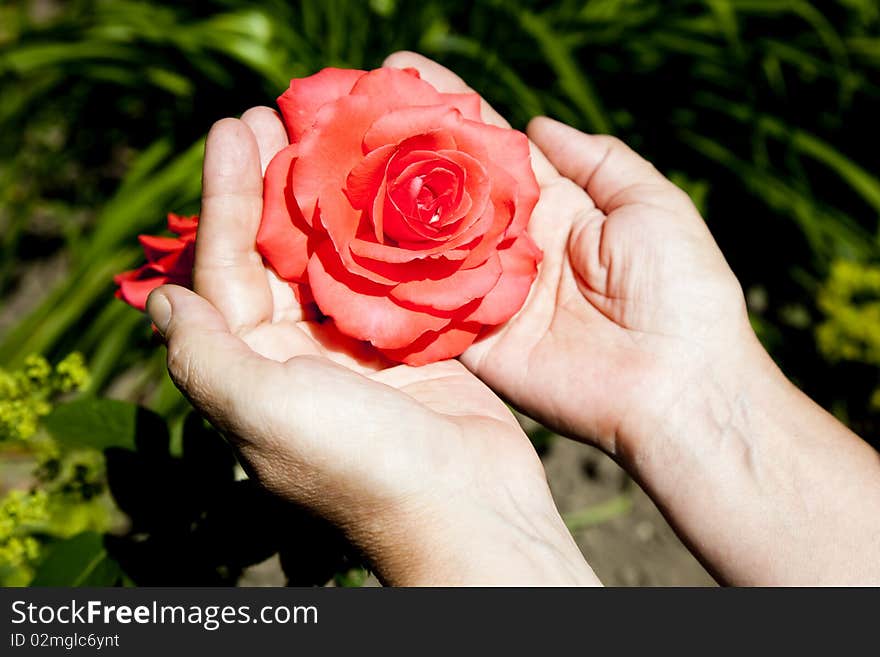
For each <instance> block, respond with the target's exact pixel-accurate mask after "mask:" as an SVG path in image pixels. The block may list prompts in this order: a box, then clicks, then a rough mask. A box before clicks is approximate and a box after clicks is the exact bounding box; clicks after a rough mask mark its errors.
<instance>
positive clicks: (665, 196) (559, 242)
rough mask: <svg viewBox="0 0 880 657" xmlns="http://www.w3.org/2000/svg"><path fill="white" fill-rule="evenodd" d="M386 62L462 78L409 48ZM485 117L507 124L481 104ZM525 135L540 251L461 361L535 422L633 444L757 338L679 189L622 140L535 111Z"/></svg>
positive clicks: (607, 443) (635, 449)
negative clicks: (516, 306) (516, 307)
mask: <svg viewBox="0 0 880 657" xmlns="http://www.w3.org/2000/svg"><path fill="white" fill-rule="evenodd" d="M386 65H390V66H396V67H407V66H411V67H415V68H417V69H419V71H420V73H421V75H422V77H423V78H424V79H426V80H428V81H429V82H431V83H432V84H433V85H434V86H435V87H437V88H438V89H439V90H441V91H445V92H462V91H466V90H468V87H467V86H466V85H465V84H464V82H463V81H462V80H461V79H460V78H458V77H457V76H456V75H455V74H453V73H452V72H450V71H449V70H447V69H445V68H443V67H442V66H440V65H439V64H437V63H435V62H433V61H431V60H428V59H426V58H424V57H422V56H420V55H417V54H414V53H408V52H402V53H396V54H394V55H392V56H391V57H389V59H388V60H386ZM483 118H484V120H486V121H488V122H492V123H496V124H498V125H503V126H507V125H508V124H507V122H506V121H505V120H504V119H503V118H502V117H501V116H500V115H499V114H498V113H497V112H495V111H494V110H493V109H492V108H491V107H489V106H488V105H486V104H485V103H484V104H483ZM528 135H529V137H530V138H531V140H532V166H533V168H534V171H535V174H536V176H537V178H538V182H539V184H540V186H541V198H540V201H539V203H538V205H537V207H536V208H535V211H534V213H533V215H532V219H531V223H530V224H529V232H530V233H531V234H532V236H533V237H534V239H535V241H536V242H537V243H538V245H539V246H540V247H541V248H542V249H543V251H544V261H543V263H542V265H541V268H540V272H539V276H538V279H537V281H536V282H535V285H534V287H533V289H532V291H531V294H530V296H529V298H528V300H527V301H526V304H525V305H524V307H523V308H522V309H521V311H520V312H519V314H518V315H516V316H515V317H514V318H513V319H512V320H511V321H510V322H508V323H507V324H506V325H505V326H503V327H501V328H500V329H499V330H497V331H495V333H494V334H492V335H490V336H487V337H486V338H485V339H482V340H481V341H479V342H478V343H477V344H475V345H474V346H473V347H471V348H470V349H469V350H468V351H467V352H465V354H464V355H463V356H462V358H461V360H462V362H464V363H465V364H466V365H467V367H468V368H470V369H471V370H472V371H473V372H475V373H476V374H477V375H478V376H479V377H480V378H481V379H482V380H483V381H485V382H486V383H488V384H489V385H490V386H491V387H492V388H493V389H494V390H496V391H497V392H499V393H501V394H502V395H503V396H505V397H506V398H507V399H509V400H510V401H511V402H512V403H513V404H515V405H517V406H518V407H520V408H521V409H523V410H524V411H525V412H526V413H528V414H529V415H532V416H533V417H535V418H536V419H538V420H541V421H542V422H544V423H545V424H547V425H549V426H551V427H554V428H556V429H557V430H559V431H561V432H563V433H566V434H569V435H572V436H574V437H578V438H581V439H584V440H590V441H591V442H595V443H597V444H598V445H599V446H601V447H603V448H604V449H605V450H606V451H608V452H611V453H613V454H619V455H623V456H627V455H629V456H634V455H635V454H637V453H639V450H640V449H641V448H643V447H644V446H645V445H644V442H645V441H646V440H647V438H648V437H649V436H650V435H651V432H652V428H653V427H654V426H655V425H656V424H657V423H658V422H659V421H661V420H662V417H663V415H664V414H665V413H667V412H668V411H669V409H671V408H672V407H673V406H674V404H675V403H676V401H677V400H678V399H679V398H680V397H681V396H682V395H683V394H684V390H685V388H686V387H688V386H693V385H699V381H700V379H701V377H702V376H703V375H704V374H705V372H706V370H707V368H715V367H718V368H721V367H728V366H730V367H733V366H735V365H736V359H738V358H741V357H742V355H743V354H744V353H746V352H752V351H756V350H757V349H759V348H758V346H757V342H756V339H755V337H754V333H753V332H752V330H751V328H750V327H749V324H748V317H747V314H746V310H745V303H744V300H743V295H742V290H741V288H740V286H739V283H738V282H737V280H736V278H735V277H734V275H733V273H732V272H731V270H730V268H729V267H728V266H727V263H726V262H725V260H724V257H723V256H722V254H721V252H720V251H719V250H718V247H717V246H716V244H715V242H714V240H713V239H712V236H711V234H710V233H709V231H708V229H707V227H706V225H705V223H704V222H703V220H702V218H701V217H700V215H699V213H698V212H697V210H696V208H695V207H694V205H693V204H692V203H691V201H690V199H689V198H688V196H687V195H686V194H685V193H684V192H683V191H681V190H680V189H678V188H677V187H676V186H675V185H673V184H672V183H671V182H669V181H668V180H667V179H666V178H664V177H663V176H662V175H661V174H660V173H659V172H658V171H657V170H656V169H655V168H654V167H653V166H652V165H651V164H650V163H648V162H647V161H645V160H644V159H642V158H641V157H639V156H638V155H637V154H636V153H635V152H633V151H632V150H630V149H629V148H628V147H627V146H626V145H624V144H623V143H622V142H620V141H619V140H617V139H615V138H612V137H607V136H593V135H587V134H584V133H581V132H579V131H577V130H575V129H573V128H571V127H568V126H566V125H564V124H561V123H558V122H556V121H553V120H550V119H547V118H538V119H535V120H533V121H532V122H531V124H530V125H529V128H528Z"/></svg>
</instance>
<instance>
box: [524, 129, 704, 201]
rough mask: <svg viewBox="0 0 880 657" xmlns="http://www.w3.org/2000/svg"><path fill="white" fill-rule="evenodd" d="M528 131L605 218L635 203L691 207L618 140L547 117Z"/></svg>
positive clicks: (642, 159)
mask: <svg viewBox="0 0 880 657" xmlns="http://www.w3.org/2000/svg"><path fill="white" fill-rule="evenodd" d="M527 131H528V134H529V137H531V138H532V139H533V140H534V141H535V143H536V144H537V145H538V147H539V148H540V149H541V150H542V151H544V153H545V154H546V155H547V157H548V158H549V159H550V161H551V162H552V163H553V165H554V166H555V167H556V168H557V169H558V170H559V173H560V174H562V175H563V176H565V177H566V178H570V179H571V180H573V181H574V182H575V183H577V184H578V185H579V186H580V187H582V188H583V189H585V190H586V192H587V194H589V196H590V198H592V199H593V202H594V203H595V204H596V207H598V208H599V209H600V210H602V211H603V212H604V213H605V214H610V213H611V212H613V211H614V210H616V209H617V208H620V207H622V206H624V205H630V204H633V203H645V202H649V203H651V204H653V205H655V206H666V207H667V208H669V209H679V206H680V205H681V204H682V203H685V202H686V203H688V205H690V203H689V199H687V195H686V194H684V192H682V191H681V190H680V189H679V188H678V187H676V186H675V185H673V184H672V183H671V182H669V180H668V179H667V178H665V177H664V176H663V175H662V174H661V173H660V172H659V171H657V169H655V168H654V166H653V165H652V164H651V163H650V162H648V161H647V160H645V159H644V158H642V157H641V156H640V155H638V154H637V153H636V152H635V151H633V150H632V149H631V148H629V146H627V145H626V144H624V143H623V142H622V141H620V140H619V139H617V138H615V137H610V136H608V135H588V134H586V133H583V132H581V131H579V130H576V129H574V128H572V127H571V126H568V125H565V124H564V123H560V122H559V121H554V120H553V119H549V118H547V117H543V116H542V117H537V118H535V119H532V121H531V122H530V123H529V126H528V129H527Z"/></svg>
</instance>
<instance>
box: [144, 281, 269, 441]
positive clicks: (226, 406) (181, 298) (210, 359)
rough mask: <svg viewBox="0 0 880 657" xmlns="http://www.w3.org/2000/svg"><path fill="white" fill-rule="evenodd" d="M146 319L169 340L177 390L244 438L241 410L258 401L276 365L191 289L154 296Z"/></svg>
mask: <svg viewBox="0 0 880 657" xmlns="http://www.w3.org/2000/svg"><path fill="white" fill-rule="evenodd" d="M147 313H148V314H149V316H150V318H151V319H152V320H153V323H154V324H155V325H156V328H157V329H158V330H159V332H160V333H161V334H162V336H163V337H164V338H165V342H166V344H167V346H168V372H169V374H170V375H171V378H172V380H173V381H174V384H175V385H176V386H177V387H178V388H179V389H180V391H181V392H182V393H183V394H184V395H186V397H187V398H188V399H189V400H190V401H191V402H192V403H193V405H195V406H196V407H197V408H198V409H199V410H200V411H202V413H204V414H205V415H206V416H207V417H208V419H210V420H211V422H212V423H214V424H215V425H217V426H218V428H220V429H222V430H225V431H229V432H232V433H235V434H238V435H242V432H243V431H242V430H243V429H244V427H242V426H241V418H244V417H246V413H244V412H243V411H245V410H246V409H245V408H242V404H246V403H247V400H249V399H250V400H253V394H254V393H255V392H256V389H257V388H258V387H259V386H261V384H264V383H265V382H266V381H267V380H268V378H269V376H270V374H271V372H270V368H271V366H272V365H273V363H272V362H271V361H268V360H266V359H264V358H263V357H261V356H259V355H258V354H256V353H255V352H253V351H252V350H251V349H250V347H248V346H247V345H246V344H245V343H244V342H243V341H242V340H241V339H240V338H238V337H237V336H235V335H233V334H232V333H230V331H229V328H228V327H227V325H226V321H225V320H224V319H223V316H222V315H221V314H220V313H219V312H218V311H217V309H216V308H214V306H212V305H211V304H210V303H209V302H208V301H207V300H205V299H203V298H202V297H200V296H199V295H197V294H196V293H194V292H192V291H190V290H187V289H186V288H183V287H179V286H177V285H163V286H162V287H159V288H157V289H155V290H153V292H152V293H151V294H150V296H149V298H148V299H147ZM245 435H247V433H246V432H245Z"/></svg>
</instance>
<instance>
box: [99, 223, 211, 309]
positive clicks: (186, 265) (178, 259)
mask: <svg viewBox="0 0 880 657" xmlns="http://www.w3.org/2000/svg"><path fill="white" fill-rule="evenodd" d="M198 223H199V218H198V217H180V216H178V215H176V214H169V215H168V228H169V229H170V230H171V232H172V233H176V234H177V235H179V237H154V236H152V235H140V236H139V237H138V241H140V243H141V246H143V247H144V255H145V256H146V258H147V264H145V265H143V266H142V267H139V268H138V269H134V270H132V271H126V272H123V273H121V274H117V275H116V276H115V277H114V278H113V281H114V282H115V283H116V284H117V285H118V286H119V289H117V290H116V296H117V298H119V299H122V300H123V301H125V302H126V303H127V304H129V305H132V306H134V307H135V308H137V309H139V310H144V307H145V306H146V304H147V297H148V296H150V292H152V291H153V290H155V289H156V288H157V287H159V286H160V285H165V283H174V284H176V285H183V286H184V287H189V288H191V287H192V268H193V260H194V259H195V251H196V227H197V226H198Z"/></svg>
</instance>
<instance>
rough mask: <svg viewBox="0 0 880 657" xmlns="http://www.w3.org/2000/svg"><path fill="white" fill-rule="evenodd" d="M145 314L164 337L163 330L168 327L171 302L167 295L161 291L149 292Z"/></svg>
mask: <svg viewBox="0 0 880 657" xmlns="http://www.w3.org/2000/svg"><path fill="white" fill-rule="evenodd" d="M147 314H148V315H149V316H150V319H152V320H153V324H155V325H156V328H157V329H158V330H159V333H161V334H162V336H163V337H164V336H165V331H166V330H167V329H168V322H170V321H171V302H170V301H169V300H168V297H167V296H165V294H163V293H162V292H153V293H152V294H150V296H149V298H148V299H147Z"/></svg>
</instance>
